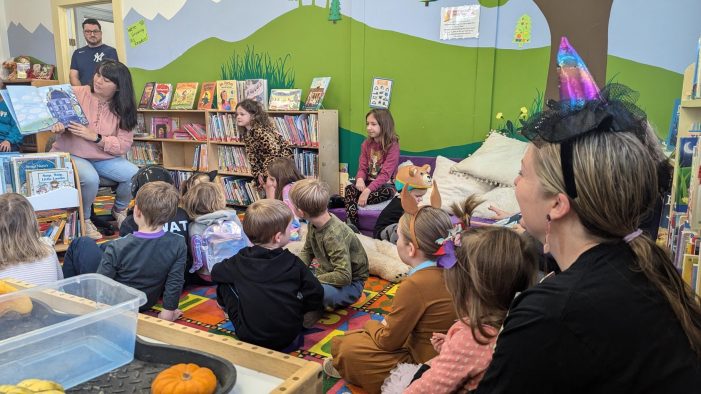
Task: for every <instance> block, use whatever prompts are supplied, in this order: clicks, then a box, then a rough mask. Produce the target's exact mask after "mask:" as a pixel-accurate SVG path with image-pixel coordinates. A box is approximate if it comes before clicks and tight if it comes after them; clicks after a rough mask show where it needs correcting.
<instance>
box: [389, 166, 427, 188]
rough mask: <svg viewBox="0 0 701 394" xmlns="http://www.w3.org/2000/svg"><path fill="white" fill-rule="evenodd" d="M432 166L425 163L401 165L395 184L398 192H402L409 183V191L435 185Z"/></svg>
mask: <svg viewBox="0 0 701 394" xmlns="http://www.w3.org/2000/svg"><path fill="white" fill-rule="evenodd" d="M430 172H431V166H430V165H428V164H424V165H423V166H421V167H419V166H415V165H407V166H402V167H399V169H398V170H397V175H396V176H395V177H394V186H395V187H396V188H397V192H401V191H402V189H404V186H405V185H407V186H408V188H407V191H411V190H413V189H429V188H430V187H431V186H433V179H432V178H431V174H430Z"/></svg>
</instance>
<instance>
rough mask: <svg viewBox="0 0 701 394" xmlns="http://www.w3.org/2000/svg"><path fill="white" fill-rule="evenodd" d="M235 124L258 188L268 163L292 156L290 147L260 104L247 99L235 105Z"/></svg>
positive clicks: (262, 180)
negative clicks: (240, 135) (243, 143)
mask: <svg viewBox="0 0 701 394" xmlns="http://www.w3.org/2000/svg"><path fill="white" fill-rule="evenodd" d="M236 125H237V126H238V128H239V132H241V134H242V135H243V141H244V142H245V143H246V157H247V158H248V162H249V163H250V164H251V175H253V179H254V180H255V181H257V182H258V186H259V187H261V188H262V187H263V186H264V185H265V181H266V178H267V176H268V166H270V163H272V162H273V160H275V159H277V158H278V157H287V158H292V149H291V148H290V144H289V142H288V141H287V140H285V139H284V138H283V137H282V135H281V134H280V133H278V131H277V129H276V128H275V126H274V125H273V123H272V122H271V121H270V118H269V117H268V114H267V112H265V109H264V108H263V106H262V105H261V104H260V103H259V102H257V101H253V100H251V99H246V100H243V101H241V102H240V103H238V104H237V105H236Z"/></svg>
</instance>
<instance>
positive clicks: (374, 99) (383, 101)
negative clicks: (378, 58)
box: [370, 78, 392, 108]
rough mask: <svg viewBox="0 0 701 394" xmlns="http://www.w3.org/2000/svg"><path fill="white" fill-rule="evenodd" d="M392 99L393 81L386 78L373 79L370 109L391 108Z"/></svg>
mask: <svg viewBox="0 0 701 394" xmlns="http://www.w3.org/2000/svg"><path fill="white" fill-rule="evenodd" d="M391 97H392V80H391V79H386V78H373V79H372V89H371V90H370V108H389V99H390V98H391Z"/></svg>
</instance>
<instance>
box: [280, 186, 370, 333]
mask: <svg viewBox="0 0 701 394" xmlns="http://www.w3.org/2000/svg"><path fill="white" fill-rule="evenodd" d="M290 198H291V199H292V204H294V206H295V211H296V212H295V213H296V214H297V216H299V217H300V218H303V219H306V220H307V221H309V226H308V227H307V239H306V241H305V244H304V248H303V249H302V251H301V252H300V254H299V258H300V259H301V260H302V261H303V262H304V263H305V264H307V265H309V264H311V262H312V260H313V259H314V258H317V259H318V261H319V266H318V267H317V269H316V277H317V279H319V282H321V285H322V286H323V287H324V307H325V308H326V309H327V310H333V309H336V308H342V307H345V306H348V305H351V304H352V303H354V302H355V301H357V300H358V298H360V295H361V294H362V292H363V287H364V286H365V280H367V278H368V256H367V254H365V249H364V248H363V245H362V244H361V243H360V240H359V239H358V237H356V236H355V233H354V232H353V230H351V229H350V227H348V226H346V224H345V223H343V222H342V221H340V220H339V219H338V218H337V217H336V216H333V215H331V214H330V213H329V211H328V208H327V207H328V202H329V187H328V185H326V184H325V183H322V182H320V181H319V180H316V179H304V180H301V181H298V182H297V183H295V185H294V187H293V188H292V190H291V191H290ZM319 317H320V316H319ZM310 324H311V321H309V322H306V323H305V326H309V325H310Z"/></svg>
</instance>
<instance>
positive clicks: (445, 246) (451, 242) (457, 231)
mask: <svg viewBox="0 0 701 394" xmlns="http://www.w3.org/2000/svg"><path fill="white" fill-rule="evenodd" d="M436 243H437V244H438V245H441V247H440V248H438V250H437V251H436V253H434V254H433V255H434V256H439V257H438V260H437V261H436V263H437V264H438V266H439V267H443V268H445V269H448V268H452V267H453V266H454V265H455V263H457V261H458V258H457V256H456V255H455V247H456V246H460V245H461V243H462V226H461V225H460V224H459V223H458V224H456V225H455V227H453V228H452V229H450V231H448V236H446V237H444V238H438V239H437V240H436Z"/></svg>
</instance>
